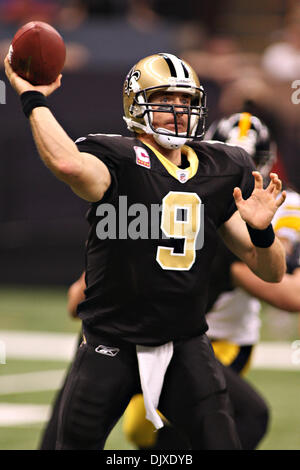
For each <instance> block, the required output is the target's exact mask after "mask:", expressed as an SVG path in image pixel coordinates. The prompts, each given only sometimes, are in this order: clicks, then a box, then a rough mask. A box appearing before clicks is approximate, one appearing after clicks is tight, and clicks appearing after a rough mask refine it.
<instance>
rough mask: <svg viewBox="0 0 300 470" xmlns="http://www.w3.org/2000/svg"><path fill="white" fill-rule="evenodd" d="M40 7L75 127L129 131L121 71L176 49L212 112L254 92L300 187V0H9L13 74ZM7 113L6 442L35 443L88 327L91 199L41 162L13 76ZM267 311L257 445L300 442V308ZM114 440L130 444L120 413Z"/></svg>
mask: <svg viewBox="0 0 300 470" xmlns="http://www.w3.org/2000/svg"><path fill="white" fill-rule="evenodd" d="M183 4H184V8H183V6H182V5H183ZM33 19H36V20H41V21H46V22H48V23H50V24H52V25H53V26H54V27H56V28H57V29H58V30H59V32H60V33H61V34H62V36H63V37H64V39H65V41H66V44H67V63H66V67H65V70H64V72H63V81H62V84H63V85H62V87H61V89H60V90H58V91H57V92H56V93H55V94H54V95H53V96H52V97H51V98H50V99H49V102H50V105H51V106H52V108H53V110H54V114H55V116H56V117H57V119H58V120H59V122H61V124H62V125H63V127H64V128H65V130H66V131H67V132H68V134H69V135H70V136H71V137H72V138H74V139H76V138H78V137H80V136H82V135H85V134H87V133H97V132H102V133H122V134H124V133H125V134H126V133H127V131H126V130H125V125H124V123H123V121H122V83H123V80H124V77H125V75H126V73H127V71H128V70H129V68H130V67H131V66H132V65H133V64H134V63H136V62H137V61H138V60H139V59H140V58H141V57H143V56H146V55H150V54H152V53H155V52H164V51H167V52H171V53H175V54H177V55H180V56H181V57H183V58H185V59H186V60H187V61H188V62H190V63H191V64H192V65H193V66H194V68H195V69H196V70H197V72H198V74H199V76H200V79H201V81H202V83H203V85H204V87H205V89H206V91H207V94H208V106H209V117H208V124H210V123H211V122H212V121H213V120H215V119H217V118H219V117H221V116H223V115H226V114H230V113H233V112H238V111H240V110H241V108H242V104H243V102H244V101H245V100H246V99H250V100H251V101H252V102H253V103H254V106H255V111H256V114H257V115H258V116H259V117H260V118H262V119H263V120H264V121H265V122H266V123H267V124H268V125H269V126H270V128H271V130H272V133H273V136H274V138H275V140H276V142H277V144H278V162H277V167H278V168H277V169H278V171H279V173H280V175H281V176H282V178H283V179H284V180H285V181H286V182H287V183H289V184H291V185H293V186H294V187H295V188H296V189H297V190H298V191H300V159H299V154H300V137H299V136H300V112H299V111H300V104H298V105H297V104H295V103H293V102H292V94H293V92H295V90H294V89H293V88H292V84H293V82H294V81H295V80H300V2H299V0H293V1H292V0H290V1H288V0H264V1H263V2H261V1H259V0H252V1H251V2H249V1H248V0H222V1H215V2H207V1H202V0H185V2H184V3H183V2H182V1H179V0H85V1H83V0H27V1H26V0H0V59H1V60H0V79H1V80H2V81H4V82H5V83H7V81H6V77H5V75H4V71H3V68H1V67H2V64H3V59H4V57H5V55H6V53H7V50H8V47H9V44H10V41H11V39H12V37H13V36H14V34H15V32H16V30H17V29H18V28H19V27H20V26H21V25H23V24H25V23H26V22H28V21H30V20H33ZM298 97H299V94H298ZM0 113H1V114H0V115H1V127H0V148H1V158H0V174H1V184H0V259H1V267H2V269H1V270H0V361H1V360H2V363H0V449H35V448H37V446H38V442H39V439H40V434H41V430H42V428H43V426H44V422H45V419H46V418H47V415H48V413H49V406H50V404H51V402H52V400H53V397H54V394H55V390H56V389H57V388H58V387H59V384H60V383H61V380H62V379H63V376H64V373H65V370H66V368H67V367H68V363H69V361H70V358H71V357H72V352H73V350H74V347H75V344H76V337H77V333H78V331H79V328H80V325H79V322H76V321H74V320H71V319H70V318H68V315H67V313H66V292H67V287H68V286H69V285H70V284H71V283H72V282H73V281H74V280H75V279H76V278H77V277H78V276H79V274H80V273H81V270H82V267H83V262H84V256H83V247H84V242H85V239H86V235H87V230H88V227H87V223H86V221H85V219H84V215H85V212H86V210H87V204H86V203H85V202H84V201H82V200H80V199H79V198H77V197H76V196H75V195H74V194H73V193H72V192H71V191H70V190H69V189H68V188H67V187H65V186H64V185H63V184H62V183H60V182H58V181H57V180H56V179H55V178H54V177H53V176H52V175H51V174H50V173H49V172H48V170H47V169H46V168H45V167H44V166H43V164H42V163H41V162H40V160H39V157H38V155H37V152H36V150H35V147H34V144H33V141H32V138H31V134H30V130H29V126H28V123H27V122H26V118H25V117H24V116H23V115H22V112H21V110H20V105H19V101H18V98H17V96H16V95H15V94H14V92H13V91H12V89H11V88H10V87H9V86H7V87H6V104H0ZM262 320H263V327H262V334H261V341H262V342H261V344H260V345H259V347H258V348H257V355H256V356H255V357H254V363H253V369H252V371H251V372H250V374H249V376H248V379H249V380H251V381H252V382H253V383H254V384H255V386H256V387H257V388H258V389H259V390H261V392H262V394H263V395H264V396H265V398H266V399H267V401H268V402H269V404H270V406H271V412H272V419H271V423H270V428H269V431H268V434H267V436H266V438H265V439H264V441H263V442H262V444H261V446H260V448H262V449H300V430H299V429H300V409H299V393H300V375H299V369H300V364H299V363H300V354H298V355H297V347H298V344H299V343H297V342H296V341H297V338H299V331H298V319H297V315H287V314H283V313H280V312H270V309H269V308H268V307H267V306H264V308H263V311H262ZM293 348H294V349H293ZM299 350H300V348H299ZM1 352H2V356H1ZM107 448H108V449H131V448H133V447H132V446H131V445H130V444H128V443H127V442H126V441H125V439H124V437H123V436H122V432H121V424H119V425H118V426H117V427H116V429H115V430H114V431H113V433H112V435H111V436H110V438H109V441H108V443H107Z"/></svg>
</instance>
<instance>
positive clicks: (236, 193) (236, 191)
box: [233, 187, 243, 203]
mask: <svg viewBox="0 0 300 470" xmlns="http://www.w3.org/2000/svg"><path fill="white" fill-rule="evenodd" d="M233 197H234V200H235V202H236V203H239V202H241V201H242V200H243V196H242V191H241V190H240V188H238V187H236V188H234V190H233Z"/></svg>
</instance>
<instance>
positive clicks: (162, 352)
mask: <svg viewBox="0 0 300 470" xmlns="http://www.w3.org/2000/svg"><path fill="white" fill-rule="evenodd" d="M136 352H137V358H138V364H139V372H140V379H141V386H142V392H143V396H144V403H145V408H146V418H147V419H148V420H149V421H151V422H152V423H153V424H154V426H155V428H156V429H160V428H162V427H163V426H164V423H163V421H162V419H161V418H160V416H159V414H158V413H157V411H156V410H157V405H158V402H159V397H160V394H161V390H162V386H163V383H164V377H165V373H166V370H167V367H168V365H169V363H170V360H171V359H172V356H173V343H172V341H171V342H170V343H166V344H163V345H161V346H139V345H137V346H136Z"/></svg>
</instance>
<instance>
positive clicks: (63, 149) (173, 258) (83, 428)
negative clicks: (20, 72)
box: [5, 54, 285, 449]
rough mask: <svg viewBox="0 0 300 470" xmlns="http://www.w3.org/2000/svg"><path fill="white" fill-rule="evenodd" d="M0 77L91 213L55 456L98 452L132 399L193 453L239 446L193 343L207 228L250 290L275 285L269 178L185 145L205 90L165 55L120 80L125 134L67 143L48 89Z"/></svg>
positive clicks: (215, 147) (236, 152)
mask: <svg viewBox="0 0 300 470" xmlns="http://www.w3.org/2000/svg"><path fill="white" fill-rule="evenodd" d="M5 67H6V73H7V76H8V78H9V80H10V82H11V84H12V86H13V87H14V88H15V90H16V91H17V92H18V93H19V94H20V95H21V102H22V105H23V110H24V112H25V114H26V115H27V116H28V117H29V120H30V125H31V128H32V132H33V136H34V139H35V142H36V145H37V148H38V151H39V154H40V156H41V159H42V160H43V161H44V163H45V164H46V165H47V166H48V168H49V169H50V170H51V171H52V172H53V173H54V174H55V175H56V176H57V177H58V178H59V179H60V180H62V181H64V182H65V183H67V184H68V185H69V186H70V187H71V188H72V190H73V191H74V192H75V193H76V194H77V195H79V196H80V197H82V198H84V199H86V200H88V201H90V202H91V203H92V211H91V216H90V220H91V230H90V234H89V241H88V244H87V249H86V252H87V253H86V255H87V262H86V283H87V289H86V299H85V301H84V302H82V303H81V304H80V306H79V310H78V313H79V316H80V318H81V319H82V325H83V332H84V336H85V341H84V343H83V344H82V347H80V348H79V350H78V353H77V355H76V358H75V361H74V363H73V366H72V370H71V372H70V374H69V376H68V381H67V385H66V388H65V392H64V395H63V398H62V406H61V410H60V419H59V431H58V441H57V449H99V448H103V446H104V443H105V440H106V438H107V435H108V433H109V432H110V430H111V429H112V427H113V426H114V424H115V423H116V422H117V420H118V418H119V417H120V416H121V414H122V413H123V411H124V410H125V408H126V406H127V404H128V402H129V400H130V399H131V397H132V396H133V395H134V394H136V393H137V392H139V391H140V390H142V391H143V394H144V399H145V403H146V409H147V417H148V418H149V419H150V420H151V421H152V422H153V423H154V425H155V427H156V428H160V427H161V426H163V423H162V421H161V418H160V416H159V415H158V414H157V413H156V408H157V405H158V404H159V409H160V410H161V411H162V413H163V414H164V416H165V417H166V418H167V419H168V420H170V421H171V422H172V423H174V424H175V425H176V426H178V428H179V429H181V430H182V432H183V433H185V434H186V435H187V436H188V438H189V440H190V442H191V446H192V448H193V449H238V448H240V444H239V440H238V436H237V434H236V429H235V425H234V421H233V419H232V416H231V415H230V406H229V402H228V395H227V392H226V385H225V381H224V377H223V374H222V372H221V369H220V368H219V366H218V363H217V362H216V359H215V357H214V354H213V351H212V348H211V346H210V343H209V340H208V338H207V337H206V335H205V331H206V330H207V325H206V321H205V317H204V309H205V304H206V297H207V288H208V282H209V270H210V265H211V260H212V257H213V254H214V250H215V243H216V239H217V231H219V233H220V234H221V236H222V238H223V240H224V241H225V242H226V244H227V245H228V247H229V248H230V249H232V250H233V251H234V253H235V254H236V255H237V256H238V257H239V258H240V259H242V260H243V261H244V262H245V263H246V264H247V265H248V266H249V267H250V269H251V270H252V271H253V272H255V273H256V274H257V275H259V276H260V277H261V278H262V279H264V280H266V281H270V282H279V281H280V280H281V279H282V276H283V274H284V272H285V255H284V249H283V247H282V245H281V243H280V241H279V240H278V239H277V238H276V237H275V235H274V232H273V229H272V225H271V220H272V218H273V216H274V214H275V212H276V210H277V209H278V207H279V206H280V205H281V204H282V203H283V201H284V199H285V193H284V192H282V193H281V181H280V180H279V178H278V176H277V175H276V174H271V175H270V178H271V181H270V184H269V186H268V187H267V188H266V189H264V188H263V182H262V176H261V175H260V174H259V172H255V171H253V166H252V163H251V160H250V159H249V157H248V155H247V154H246V152H244V151H243V150H242V149H240V148H238V147H230V146H226V145H224V144H221V143H217V144H207V143H205V142H201V143H196V142H193V139H194V138H196V137H200V136H201V135H202V134H203V132H204V116H205V113H206V105H205V92H204V90H203V88H202V87H201V86H200V84H199V81H198V78H197V76H196V74H195V72H194V71H193V70H192V68H191V67H190V66H189V65H188V64H187V63H185V62H184V61H182V60H180V59H178V58H177V57H175V56H173V55H171V54H155V55H153V56H150V57H146V58H145V59H142V60H140V61H139V62H138V63H137V64H136V66H134V67H133V68H132V69H131V71H130V72H129V74H128V75H127V77H126V80H125V83H124V90H123V92H124V95H123V96H124V100H123V101H124V111H125V119H126V122H127V125H128V127H129V129H130V130H132V131H133V132H135V133H136V135H135V137H133V138H124V137H121V136H102V135H89V136H87V137H85V138H82V139H80V140H79V141H77V145H75V144H74V143H73V142H72V140H71V139H70V138H69V137H68V135H67V134H66V133H65V132H64V130H63V129H62V128H61V126H60V125H59V123H58V122H57V121H56V119H55V118H54V116H53V114H52V113H51V111H50V110H49V109H47V107H48V104H47V100H46V98H45V95H49V94H50V93H52V92H53V91H54V90H55V89H56V88H57V87H58V86H59V85H60V79H57V81H56V82H55V83H54V84H52V85H50V86H48V87H33V86H32V85H30V84H29V83H28V82H26V81H24V80H23V79H21V78H20V77H18V76H17V75H16V74H15V73H14V72H13V71H12V69H11V67H10V66H9V62H8V59H7V58H6V59H5ZM187 143H188V145H186V144H187ZM252 175H253V176H254V181H255V184H254V186H253V177H252ZM124 198H125V199H124ZM124 202H126V208H127V209H126V213H124ZM203 206H204V210H203ZM160 207H161V223H158V218H157V217H156V214H157V210H158V208H160ZM237 209H238V210H237ZM139 211H140V213H141V214H142V215H141V216H140V217H135V216H136V215H137V213H138V212H139ZM246 223H247V225H246ZM193 358H196V361H195V362H194V361H193ZM216 429H218V432H217V433H216V432H215V430H216Z"/></svg>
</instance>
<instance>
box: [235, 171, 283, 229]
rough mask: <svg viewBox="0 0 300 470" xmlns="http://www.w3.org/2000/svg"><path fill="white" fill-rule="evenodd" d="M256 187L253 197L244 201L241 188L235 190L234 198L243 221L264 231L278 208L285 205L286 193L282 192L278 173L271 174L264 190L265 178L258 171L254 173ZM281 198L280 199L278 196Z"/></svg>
mask: <svg viewBox="0 0 300 470" xmlns="http://www.w3.org/2000/svg"><path fill="white" fill-rule="evenodd" d="M252 174H253V176H254V179H255V185H254V190H253V192H252V194H251V196H250V197H249V198H248V199H246V200H245V199H243V196H242V192H241V189H240V188H234V191H233V197H234V199H235V203H236V206H237V208H238V210H239V213H240V215H241V217H242V219H243V220H244V221H245V222H247V223H248V225H250V227H252V228H256V229H259V230H264V229H265V228H267V227H268V225H269V224H270V223H271V221H272V219H273V217H274V214H275V212H276V211H277V209H278V207H280V206H281V204H283V202H284V201H285V198H286V192H285V191H282V193H281V194H280V192H281V189H282V182H281V180H280V179H279V178H278V175H276V173H270V183H269V185H268V187H267V188H266V189H264V188H263V177H262V175H261V174H260V173H259V172H258V171H253V172H252ZM279 194H280V196H279V197H278V195H279Z"/></svg>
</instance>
